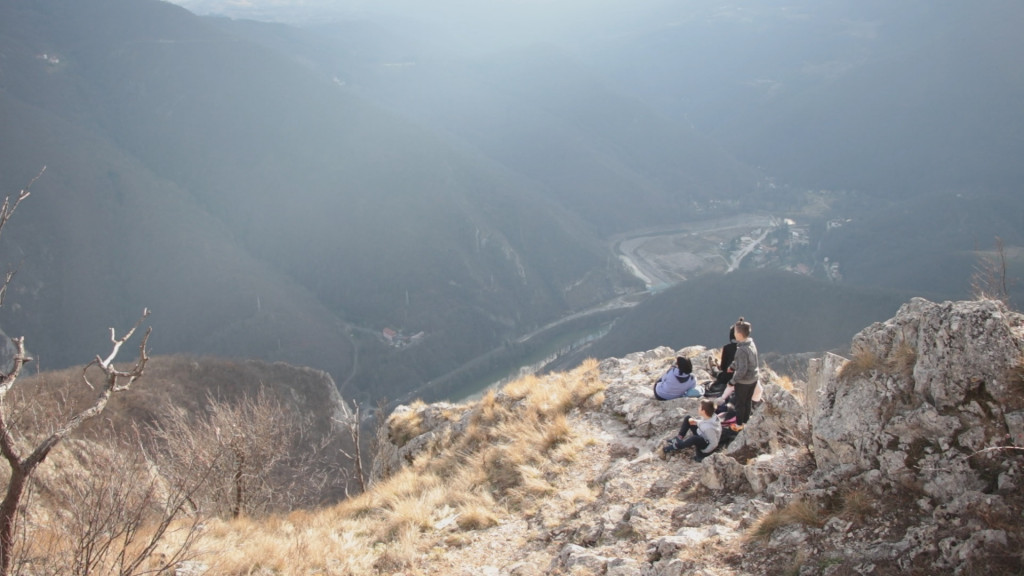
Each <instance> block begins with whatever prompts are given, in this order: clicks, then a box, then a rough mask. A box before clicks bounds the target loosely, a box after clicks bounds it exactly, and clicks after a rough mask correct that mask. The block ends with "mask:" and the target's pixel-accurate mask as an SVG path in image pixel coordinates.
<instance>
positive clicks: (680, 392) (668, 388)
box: [654, 356, 704, 400]
mask: <svg viewBox="0 0 1024 576" xmlns="http://www.w3.org/2000/svg"><path fill="white" fill-rule="evenodd" d="M703 395H704V387H703V386H699V385H698V384H697V379H696V378H694V377H693V363H692V362H690V359H689V358H686V357H685V356H678V357H676V363H675V366H673V367H672V368H670V369H669V371H668V372H666V373H665V375H664V376H662V377H661V379H660V380H658V381H657V382H655V383H654V399H655V400H674V399H676V398H682V397H683V396H687V397H690V398H698V397H700V396H703Z"/></svg>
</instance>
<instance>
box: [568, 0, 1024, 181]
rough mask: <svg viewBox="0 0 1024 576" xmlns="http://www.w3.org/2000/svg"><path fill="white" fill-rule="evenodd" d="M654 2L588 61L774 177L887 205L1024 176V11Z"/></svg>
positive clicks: (807, 2)
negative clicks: (881, 199)
mask: <svg viewBox="0 0 1024 576" xmlns="http://www.w3.org/2000/svg"><path fill="white" fill-rule="evenodd" d="M650 4H651V5H654V6H656V8H655V13H654V17H650V18H649V19H648V20H647V21H646V23H645V24H644V25H640V26H634V27H633V28H632V29H629V30H622V31H621V32H622V33H621V34H616V35H609V36H606V37H600V38H598V39H597V40H596V41H595V42H593V43H592V44H590V45H589V46H588V47H587V48H586V49H585V50H584V52H585V54H586V56H585V58H586V60H587V61H588V62H591V63H592V64H593V65H594V66H595V67H598V69H599V70H600V71H601V72H602V73H604V74H606V75H608V76H609V77H612V78H615V79H617V80H618V81H619V82H621V83H623V84H625V85H629V86H630V87H631V88H632V90H633V91H634V92H635V93H637V94H638V95H640V96H641V97H642V98H644V99H645V100H646V101H648V102H650V103H651V105H652V106H653V107H655V108H656V109H657V110H659V111H661V112H662V113H664V114H667V115H669V116H671V117H675V118H687V119H689V120H691V121H692V122H694V123H695V124H696V125H697V126H698V128H700V129H701V130H703V131H705V132H706V133H708V134H709V135H710V136H712V137H714V138H716V139H717V140H719V141H720V142H722V144H723V146H724V147H725V148H726V149H728V150H730V151H731V152H732V153H734V154H736V156H737V157H738V158H740V159H741V160H744V161H746V162H748V163H750V164H754V165H757V166H760V167H762V168H763V169H764V170H765V171H766V172H767V173H769V174H770V175H772V176H775V177H777V178H780V179H782V180H783V181H785V182H788V183H790V184H794V185H799V186H807V187H812V188H827V189H858V190H864V191H872V192H874V193H876V194H880V195H902V194H906V193H911V194H916V193H920V192H931V191H934V190H964V189H977V188H979V187H984V188H986V189H1004V190H1005V189H1007V188H1010V187H1014V186H1016V185H1017V184H1018V183H1019V182H1020V181H1021V179H1022V178H1024V168H1022V166H1021V164H1020V162H1017V161H1016V158H1019V157H1020V156H1021V155H1022V154H1024V147H1022V146H1024V145H1022V143H1021V141H1020V139H1019V138H1018V137H1017V136H1016V135H1017V134H1020V133H1021V131H1022V130H1024V115H1022V114H1021V112H1020V111H1021V109H1022V106H1021V104H1022V102H1024V78H1022V77H1021V75H1020V74H1019V73H1018V72H1017V70H1018V69H1019V60H1020V56H1021V54H1024V37H1022V35H1021V34H1019V31H1018V30H1017V23H1019V22H1020V21H1021V19H1022V18H1024V5H1021V3H1020V2H1014V1H1012V0H997V1H995V2H986V3H985V5H984V6H977V5H970V4H959V3H940V4H936V3H934V2H923V1H914V2H899V3H892V2H882V1H878V0H870V1H859V0H856V1H855V0H829V1H824V2H823V1H818V0H813V1H811V0H802V1H796V2H788V1H787V2H759V3H754V4H747V5H743V6H739V5H736V6H718V5H708V6H704V7H697V6H693V5H691V4H689V3H678V2H675V3H672V2H651V3H650ZM639 62H643V63H644V66H637V63H639Z"/></svg>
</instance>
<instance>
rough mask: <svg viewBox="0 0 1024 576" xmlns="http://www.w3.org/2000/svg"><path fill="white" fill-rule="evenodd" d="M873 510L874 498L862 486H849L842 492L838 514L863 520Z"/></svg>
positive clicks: (851, 519)
mask: <svg viewBox="0 0 1024 576" xmlns="http://www.w3.org/2000/svg"><path fill="white" fill-rule="evenodd" d="M874 511H875V498H874V496H872V495H871V493H870V492H868V491H867V490H865V489H863V488H850V489H848V490H846V491H845V492H844V493H843V501H842V505H841V506H840V509H839V515H840V516H841V517H842V518H845V519H847V520H850V521H853V522H857V523H858V524H859V523H861V522H863V521H864V519H865V518H868V517H869V516H871V515H872V514H873V513H874Z"/></svg>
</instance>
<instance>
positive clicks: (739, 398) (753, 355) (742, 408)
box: [730, 316, 760, 430]
mask: <svg viewBox="0 0 1024 576" xmlns="http://www.w3.org/2000/svg"><path fill="white" fill-rule="evenodd" d="M733 328H734V329H735V332H736V356H735V357H734V358H733V361H732V381H731V382H730V384H732V386H733V388H734V392H733V396H732V403H733V406H735V407H736V425H737V426H738V427H739V429H740V430H742V429H743V426H744V425H745V424H746V423H747V420H749V419H750V407H751V402H752V401H753V397H754V391H755V390H757V381H758V378H759V377H760V373H759V372H758V369H757V364H758V360H757V345H756V344H754V340H753V339H752V338H751V337H750V332H751V326H750V322H747V321H746V320H744V319H743V317H742V316H740V319H739V321H737V322H736V325H735V326H734V327H733Z"/></svg>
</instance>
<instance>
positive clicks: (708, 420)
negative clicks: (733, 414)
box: [661, 400, 722, 462]
mask: <svg viewBox="0 0 1024 576" xmlns="http://www.w3.org/2000/svg"><path fill="white" fill-rule="evenodd" d="M700 415H701V418H702V419H701V420H696V419H693V418H690V417H689V416H686V417H685V418H683V425H682V426H680V427H679V434H678V435H677V436H676V437H675V438H673V439H671V440H669V441H667V442H666V443H665V445H664V446H662V448H661V457H662V458H665V457H666V456H668V455H669V454H670V453H672V452H675V451H676V450H683V449H686V448H689V447H690V446H694V447H695V450H696V454H694V456H693V459H694V460H696V461H697V462H700V461H701V460H703V459H704V457H705V456H707V455H708V454H711V453H712V452H714V451H715V449H716V448H718V441H719V439H720V438H721V437H722V422H721V420H719V419H718V414H715V403H714V402H712V401H711V400H702V401H701V403H700ZM690 433H692V434H693V436H690V437H689V438H687V435H689V434H690Z"/></svg>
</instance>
